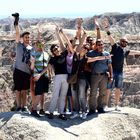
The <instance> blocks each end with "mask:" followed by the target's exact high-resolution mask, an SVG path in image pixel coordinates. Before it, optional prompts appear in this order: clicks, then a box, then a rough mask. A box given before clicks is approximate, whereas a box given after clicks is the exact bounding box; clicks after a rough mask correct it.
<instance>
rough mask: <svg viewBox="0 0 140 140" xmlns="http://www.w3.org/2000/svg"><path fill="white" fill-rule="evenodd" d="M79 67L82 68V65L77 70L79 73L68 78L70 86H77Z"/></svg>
mask: <svg viewBox="0 0 140 140" xmlns="http://www.w3.org/2000/svg"><path fill="white" fill-rule="evenodd" d="M79 66H80V64H79V65H78V68H77V71H76V73H75V74H73V75H70V76H68V79H67V82H68V83H69V84H76V83H77V80H78V71H79Z"/></svg>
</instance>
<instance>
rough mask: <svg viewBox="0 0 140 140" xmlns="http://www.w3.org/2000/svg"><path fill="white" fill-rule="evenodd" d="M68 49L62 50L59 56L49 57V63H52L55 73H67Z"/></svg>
mask: <svg viewBox="0 0 140 140" xmlns="http://www.w3.org/2000/svg"><path fill="white" fill-rule="evenodd" d="M67 54H68V51H67V50H66V51H64V52H62V53H61V55H59V56H54V57H51V59H50V61H49V63H50V64H51V65H53V67H54V72H55V75H57V74H67V73H68V72H67V62H66V57H67Z"/></svg>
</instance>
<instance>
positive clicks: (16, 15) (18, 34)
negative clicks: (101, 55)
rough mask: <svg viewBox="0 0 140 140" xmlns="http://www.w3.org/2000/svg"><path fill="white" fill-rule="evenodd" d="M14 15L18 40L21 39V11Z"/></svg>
mask: <svg viewBox="0 0 140 140" xmlns="http://www.w3.org/2000/svg"><path fill="white" fill-rule="evenodd" d="M12 16H13V17H14V18H15V21H14V27H15V30H16V42H17V43H18V42H19V41H20V29H19V13H14V14H12Z"/></svg>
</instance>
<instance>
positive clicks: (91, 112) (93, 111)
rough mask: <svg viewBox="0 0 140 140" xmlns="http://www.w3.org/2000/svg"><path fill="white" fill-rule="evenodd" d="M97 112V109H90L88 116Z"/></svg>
mask: <svg viewBox="0 0 140 140" xmlns="http://www.w3.org/2000/svg"><path fill="white" fill-rule="evenodd" d="M95 113H96V111H95V110H89V112H88V114H87V115H88V116H90V115H93V114H95Z"/></svg>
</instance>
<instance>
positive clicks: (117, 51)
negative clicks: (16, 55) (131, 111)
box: [103, 18, 130, 111]
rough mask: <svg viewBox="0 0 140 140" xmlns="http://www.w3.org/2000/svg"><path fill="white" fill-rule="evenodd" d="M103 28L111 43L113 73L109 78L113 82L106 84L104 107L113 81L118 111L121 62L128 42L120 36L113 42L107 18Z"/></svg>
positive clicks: (121, 72)
mask: <svg viewBox="0 0 140 140" xmlns="http://www.w3.org/2000/svg"><path fill="white" fill-rule="evenodd" d="M103 24H104V25H103V26H104V28H105V30H106V33H107V36H108V39H109V41H110V44H111V52H110V53H111V54H112V55H113V56H112V68H113V75H111V78H112V79H113V80H112V81H113V82H109V83H108V86H107V93H106V100H105V104H106V106H105V109H107V108H108V101H109V97H110V93H111V89H112V87H113V83H115V88H116V89H115V110H116V111H119V110H120V109H119V101H120V95H121V89H122V86H123V64H124V59H125V57H126V56H127V55H128V54H129V52H130V51H129V50H126V49H125V48H126V46H127V44H128V41H127V39H126V38H124V37H122V38H120V41H119V43H116V42H115V39H114V38H113V36H112V35H111V32H110V31H109V22H108V19H107V18H105V19H104V23H103Z"/></svg>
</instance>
